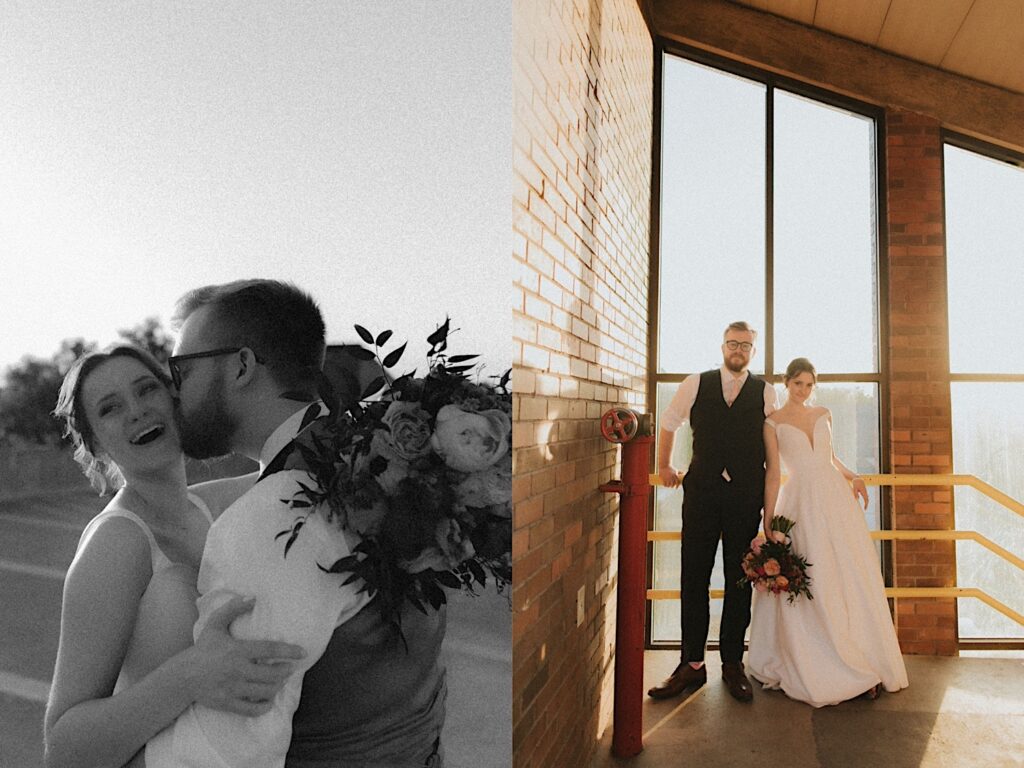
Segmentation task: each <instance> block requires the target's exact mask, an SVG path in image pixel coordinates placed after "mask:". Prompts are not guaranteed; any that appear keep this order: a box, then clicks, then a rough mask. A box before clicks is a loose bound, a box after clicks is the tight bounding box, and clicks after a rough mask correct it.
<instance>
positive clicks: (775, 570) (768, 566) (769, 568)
mask: <svg viewBox="0 0 1024 768" xmlns="http://www.w3.org/2000/svg"><path fill="white" fill-rule="evenodd" d="M764 572H765V573H767V574H768V575H769V576H778V575H779V574H780V573H782V568H780V567H779V561H778V560H776V559H775V558H774V557H770V558H768V559H767V560H766V561H765V563H764Z"/></svg>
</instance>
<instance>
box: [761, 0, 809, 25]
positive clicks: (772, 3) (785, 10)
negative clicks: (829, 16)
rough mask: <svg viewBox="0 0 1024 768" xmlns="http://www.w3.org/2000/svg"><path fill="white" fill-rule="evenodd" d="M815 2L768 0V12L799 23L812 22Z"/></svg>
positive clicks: (806, 0)
mask: <svg viewBox="0 0 1024 768" xmlns="http://www.w3.org/2000/svg"><path fill="white" fill-rule="evenodd" d="M817 4H818V2H817V0H768V13H774V14H775V15H776V16H782V17H784V18H787V19H792V20H793V21H799V22H800V23H801V24H814V8H815V6H817Z"/></svg>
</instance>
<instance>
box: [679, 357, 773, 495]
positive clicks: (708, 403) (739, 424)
mask: <svg viewBox="0 0 1024 768" xmlns="http://www.w3.org/2000/svg"><path fill="white" fill-rule="evenodd" d="M764 387H765V384H764V381H763V380H762V379H759V378H758V377H757V376H754V375H753V374H749V375H748V376H747V380H746V382H744V384H743V387H742V389H740V392H739V394H738V395H737V396H736V399H735V400H734V401H733V404H732V406H731V407H730V406H728V405H726V403H725V400H724V399H723V397H722V373H721V371H720V370H713V371H705V372H704V373H702V374H701V375H700V387H699V388H698V390H697V399H696V400H695V401H694V403H693V406H692V407H691V408H690V428H691V429H692V430H693V458H692V459H691V460H690V468H689V469H688V470H687V474H688V475H692V476H693V477H694V478H696V479H697V480H698V481H700V482H701V484H704V483H707V482H710V481H714V480H716V479H720V478H721V477H722V471H723V470H725V471H727V472H728V473H729V477H730V478H731V479H732V482H733V484H735V485H736V486H740V487H744V488H756V487H762V486H763V485H764V435H763V434H762V432H763V428H764Z"/></svg>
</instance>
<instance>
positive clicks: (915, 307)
mask: <svg viewBox="0 0 1024 768" xmlns="http://www.w3.org/2000/svg"><path fill="white" fill-rule="evenodd" d="M939 129H940V125H939V123H938V121H936V120H934V119H933V118H930V117H925V116H923V115H918V114H914V113H912V112H907V111H903V110H897V109H889V110H887V112H886V157H887V167H886V175H887V185H888V190H887V191H888V220H889V313H890V314H889V320H890V337H889V344H890V348H889V354H890V361H891V374H892V375H891V398H892V400H891V406H892V407H891V414H892V423H891V430H892V431H891V433H890V436H891V441H892V443H891V447H892V464H893V467H892V469H893V472H895V473H897V474H915V473H916V474H928V473H934V474H945V473H950V472H952V471H953V458H952V433H951V424H952V415H951V408H950V391H949V377H948V374H949V327H948V319H947V307H946V237H945V218H944V212H943V186H942V136H941V134H940V130H939ZM894 501H895V504H894V509H893V528H894V529H937V530H950V529H953V528H955V527H956V526H955V521H954V517H953V493H952V489H951V488H948V487H943V486H934V487H933V486H913V487H907V488H897V489H896V490H895V494H894ZM893 553H894V563H893V582H894V586H897V587H951V586H955V585H956V548H955V545H954V543H953V542H942V541H906V542H894V544H893ZM896 630H897V634H898V636H899V640H900V646H901V648H902V649H903V652H904V653H916V654H934V655H942V656H955V655H956V654H957V618H956V600H954V599H940V600H936V599H934V598H932V599H909V598H901V599H899V600H897V601H896Z"/></svg>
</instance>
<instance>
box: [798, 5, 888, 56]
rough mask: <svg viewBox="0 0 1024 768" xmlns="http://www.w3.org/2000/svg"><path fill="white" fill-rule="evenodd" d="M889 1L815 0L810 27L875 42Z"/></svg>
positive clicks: (852, 38)
mask: <svg viewBox="0 0 1024 768" xmlns="http://www.w3.org/2000/svg"><path fill="white" fill-rule="evenodd" d="M891 2H892V0H818V5H817V8H816V10H815V12H814V26H816V27H818V28H819V29H824V30H826V31H827V32H831V33H832V34H834V35H839V36H840V37H846V38H849V39H850V40H856V41H857V42H859V43H866V44H867V45H875V44H876V43H877V42H878V34H879V32H881V30H882V22H884V21H885V17H886V14H887V13H888V11H889V6H890V4H891Z"/></svg>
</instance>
